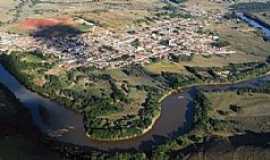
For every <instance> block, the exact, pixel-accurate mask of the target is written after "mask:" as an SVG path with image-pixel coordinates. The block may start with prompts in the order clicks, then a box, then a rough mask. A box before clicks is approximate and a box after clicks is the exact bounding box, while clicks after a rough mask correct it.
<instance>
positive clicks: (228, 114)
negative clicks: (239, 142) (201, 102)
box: [207, 92, 270, 132]
mask: <svg viewBox="0 0 270 160" xmlns="http://www.w3.org/2000/svg"><path fill="white" fill-rule="evenodd" d="M207 97H208V98H209V99H210V101H211V103H212V108H213V110H212V111H211V112H210V116H211V117H215V118H217V119H224V120H228V121H233V122H234V126H233V128H237V129H238V130H240V131H245V130H251V131H254V132H268V131H270V123H269V120H270V95H269V94H264V93H243V94H241V95H238V94H237V93H236V92H224V93H216V92H214V93H207ZM232 106H238V107H239V109H238V110H237V111H235V110H234V109H232Z"/></svg>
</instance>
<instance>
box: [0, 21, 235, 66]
mask: <svg viewBox="0 0 270 160" xmlns="http://www.w3.org/2000/svg"><path fill="white" fill-rule="evenodd" d="M205 25H206V24H205V22H202V21H196V20H194V19H184V18H173V19H169V20H165V19H164V20H160V21H158V22H156V23H155V24H153V25H152V26H146V27H143V28H140V29H138V30H135V31H128V32H121V33H116V32H113V31H109V30H107V29H104V28H101V27H97V26H94V27H93V28H92V30H91V31H90V32H87V33H83V34H78V35H74V34H72V35H68V34H67V35H64V36H48V37H46V38H44V37H39V36H38V37H33V36H28V35H27V36H26V35H14V34H8V33H0V49H1V50H9V48H11V47H12V46H13V47H14V46H16V48H17V49H22V50H26V51H29V50H40V51H41V52H42V53H49V54H54V55H56V56H58V57H59V58H60V59H62V60H64V61H65V62H68V63H70V64H72V63H76V64H78V63H79V64H87V65H93V66H95V67H97V68H107V67H111V68H118V67H123V66H127V65H129V64H132V63H148V62H150V61H151V60H152V59H153V58H158V59H162V58H169V56H170V55H171V54H174V55H185V56H191V55H193V54H195V55H196V54H202V55H212V54H226V53H230V52H228V51H226V49H224V48H217V47H215V46H213V45H212V44H213V43H214V42H215V41H217V40H218V37H216V36H213V35H209V34H208V33H204V32H203V28H204V27H205Z"/></svg>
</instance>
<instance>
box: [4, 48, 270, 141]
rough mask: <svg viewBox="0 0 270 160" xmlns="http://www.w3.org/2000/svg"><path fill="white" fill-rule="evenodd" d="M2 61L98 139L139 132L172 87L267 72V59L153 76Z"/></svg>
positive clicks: (138, 70)
mask: <svg viewBox="0 0 270 160" xmlns="http://www.w3.org/2000/svg"><path fill="white" fill-rule="evenodd" d="M1 61H2V63H3V64H4V65H5V66H6V67H7V68H8V69H9V70H10V71H11V72H12V73H13V74H14V75H16V77H17V78H18V79H19V80H20V81H21V82H23V83H24V84H25V85H26V86H27V87H28V88H30V89H32V90H34V91H36V92H38V93H40V94H42V95H44V96H47V97H49V98H51V99H53V100H56V101H58V102H59V103H62V104H64V105H65V106H68V107H70V108H72V109H74V110H75V111H78V112H80V113H81V114H82V115H83V117H84V126H85V128H86V130H87V135H88V136H90V137H92V138H95V139H100V140H117V139H125V138H129V137H133V136H136V135H140V134H143V133H144V132H145V131H146V130H148V129H150V128H149V127H151V125H152V124H153V120H154V119H157V117H158V116H159V115H160V111H161V107H160V104H159V99H160V98H161V97H162V96H163V95H164V94H165V93H167V92H168V91H170V90H173V89H178V88H179V87H183V86H187V85H192V84H202V83H220V82H234V81H238V80H244V79H247V78H252V77H255V76H258V75H262V74H265V73H267V72H268V71H269V70H270V67H269V64H268V63H267V62H260V63H259V62H252V63H242V64H231V65H229V66H225V67H212V68H209V67H208V68H205V67H204V68H203V67H186V68H185V69H187V71H188V73H185V74H181V73H171V72H161V73H160V74H152V73H151V72H149V70H145V68H143V67H140V66H131V67H128V68H125V69H118V70H98V69H95V68H89V67H88V68H86V67H78V68H73V69H70V70H66V69H65V68H63V67H61V65H59V62H58V61H57V59H56V58H54V57H52V56H50V57H48V56H44V55H42V54H40V53H34V52H33V53H20V52H18V53H12V54H10V55H5V54H4V55H2V56H1ZM158 63H159V62H158ZM142 82H144V83H142ZM136 92H138V93H142V95H137V94H134V93H136ZM213 123H214V122H213Z"/></svg>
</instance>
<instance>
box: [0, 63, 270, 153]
mask: <svg viewBox="0 0 270 160" xmlns="http://www.w3.org/2000/svg"><path fill="white" fill-rule="evenodd" d="M0 75H1V77H0V82H1V83H3V84H4V85H5V86H7V87H8V88H9V90H10V91H11V92H13V94H14V95H15V96H16V97H17V98H18V99H19V100H20V101H21V102H22V103H23V104H24V106H25V107H27V108H29V109H30V110H31V111H32V116H33V120H34V123H35V125H36V126H38V127H39V128H40V129H41V131H42V132H43V133H46V134H47V135H49V136H52V137H54V138H56V139H57V140H58V141H60V142H65V143H72V144H76V145H81V146H88V147H93V148H97V149H101V150H115V149H119V150H126V149H138V150H148V149H151V148H152V147H154V146H155V145H158V144H161V143H163V142H164V140H166V138H173V137H175V136H176V135H179V134H183V133H185V132H187V131H188V129H189V127H190V126H191V119H192V110H191V109H192V107H190V106H191V101H192V96H193V95H194V93H196V91H197V90H196V89H195V87H190V88H187V89H184V90H183V91H181V92H179V93H175V94H171V95H170V96H168V97H167V98H165V99H164V100H163V102H162V110H161V116H160V118H159V119H158V120H157V122H156V123H155V125H154V126H153V128H152V129H151V130H150V131H149V132H147V133H146V134H144V135H142V136H140V137H137V138H132V139H130V140H123V141H115V142H100V141H94V140H91V139H89V138H88V137H87V136H86V135H85V131H84V128H83V122H82V117H81V115H80V114H78V113H76V112H74V111H72V110H70V109H67V108H65V107H64V106H62V105H59V104H57V103H55V102H52V101H50V100H49V99H47V98H44V97H42V96H39V95H38V94H36V93H34V92H32V91H30V90H28V89H26V88H25V87H24V86H23V85H22V84H20V82H18V81H17V80H16V79H15V78H14V77H13V76H12V75H11V74H10V73H9V72H8V71H7V70H6V69H5V68H4V67H3V66H2V65H1V64H0ZM269 79H270V76H266V77H262V78H257V79H254V80H249V81H244V82H241V83H237V84H231V85H204V86H198V87H196V88H200V89H203V90H205V91H210V92H211V91H222V90H234V89H237V88H239V87H244V86H249V87H258V86H261V85H263V82H264V81H265V80H269ZM41 106H42V107H45V108H46V110H47V111H46V120H44V118H42V116H41V114H40V107H41Z"/></svg>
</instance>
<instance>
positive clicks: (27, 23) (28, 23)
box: [19, 17, 73, 30]
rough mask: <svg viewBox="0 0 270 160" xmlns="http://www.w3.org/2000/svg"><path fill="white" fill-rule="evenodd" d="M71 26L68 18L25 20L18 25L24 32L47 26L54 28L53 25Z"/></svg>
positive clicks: (70, 20) (71, 22)
mask: <svg viewBox="0 0 270 160" xmlns="http://www.w3.org/2000/svg"><path fill="white" fill-rule="evenodd" d="M60 24H62V25H72V24H73V21H72V19H71V18H69V17H64V18H46V19H45V18H42V19H41V18H40V19H37V18H27V19H25V20H24V21H22V22H21V23H20V24H19V25H20V27H22V28H23V29H26V30H34V29H38V28H41V27H49V26H55V25H60Z"/></svg>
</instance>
